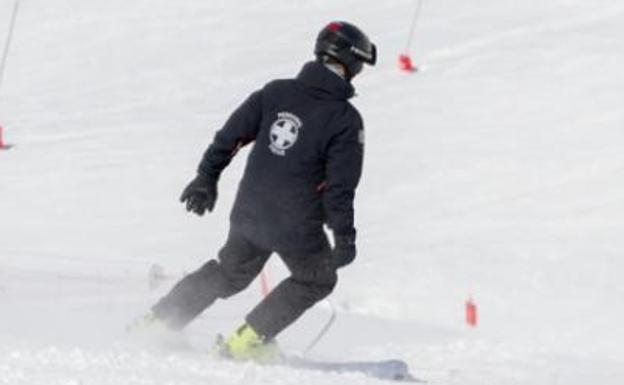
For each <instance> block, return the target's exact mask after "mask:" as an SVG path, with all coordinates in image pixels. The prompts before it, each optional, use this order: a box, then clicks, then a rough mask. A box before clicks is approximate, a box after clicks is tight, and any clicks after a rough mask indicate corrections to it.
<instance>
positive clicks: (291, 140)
mask: <svg viewBox="0 0 624 385" xmlns="http://www.w3.org/2000/svg"><path fill="white" fill-rule="evenodd" d="M302 126H303V123H301V119H299V117H297V115H295V114H293V113H290V112H279V113H278V114H277V120H276V121H275V122H273V124H272V125H271V130H270V131H269V138H270V139H271V144H269V148H270V149H271V151H272V152H273V153H274V154H275V155H280V156H284V155H286V150H288V149H289V148H291V147H292V146H294V145H295V143H296V142H297V138H298V137H299V130H300V129H301V127H302Z"/></svg>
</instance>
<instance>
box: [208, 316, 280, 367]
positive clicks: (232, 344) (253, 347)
mask: <svg viewBox="0 0 624 385" xmlns="http://www.w3.org/2000/svg"><path fill="white" fill-rule="evenodd" d="M217 349H218V353H219V355H220V356H222V357H226V358H229V359H232V360H235V361H254V362H256V363H258V364H272V363H279V362H280V361H281V360H282V354H281V352H280V349H279V347H278V346H277V342H275V340H268V341H267V340H265V338H264V337H263V336H261V335H259V334H258V333H257V332H256V331H255V330H254V329H253V328H252V327H251V326H249V325H248V324H244V325H243V326H241V327H240V328H238V330H236V332H234V334H232V335H231V336H230V337H228V338H227V339H224V338H223V337H222V336H219V337H217Z"/></svg>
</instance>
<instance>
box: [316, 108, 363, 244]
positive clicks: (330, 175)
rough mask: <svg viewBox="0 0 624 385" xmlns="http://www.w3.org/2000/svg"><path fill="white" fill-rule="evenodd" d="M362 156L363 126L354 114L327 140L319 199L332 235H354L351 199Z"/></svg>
mask: <svg viewBox="0 0 624 385" xmlns="http://www.w3.org/2000/svg"><path fill="white" fill-rule="evenodd" d="M351 116H353V115H351ZM363 155H364V143H363V126H362V120H361V118H360V116H359V115H358V114H357V113H356V116H355V118H352V119H350V121H349V122H348V124H347V125H345V128H344V129H343V130H342V131H340V132H339V133H338V134H337V135H336V136H334V137H333V138H332V139H331V141H330V143H329V147H328V152H327V163H326V166H325V167H326V168H325V178H326V179H325V182H326V185H325V189H324V196H323V202H324V207H325V216H326V219H327V225H328V226H329V228H331V229H332V230H333V232H334V234H338V235H348V236H355V226H354V219H353V216H354V213H353V200H354V198H355V189H356V188H357V185H358V183H359V181H360V176H361V174H362V161H363Z"/></svg>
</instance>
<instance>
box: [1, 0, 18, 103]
mask: <svg viewBox="0 0 624 385" xmlns="http://www.w3.org/2000/svg"><path fill="white" fill-rule="evenodd" d="M19 5H20V0H15V2H14V3H13V13H12V15H11V22H10V23H9V31H8V33H7V37H6V40H5V42H4V50H3V51H2V59H1V61H0V92H2V81H3V79H4V69H5V68H6V63H7V60H8V57H9V48H10V47H11V42H12V41H13V30H14V29H15V21H16V20H17V12H18V10H19Z"/></svg>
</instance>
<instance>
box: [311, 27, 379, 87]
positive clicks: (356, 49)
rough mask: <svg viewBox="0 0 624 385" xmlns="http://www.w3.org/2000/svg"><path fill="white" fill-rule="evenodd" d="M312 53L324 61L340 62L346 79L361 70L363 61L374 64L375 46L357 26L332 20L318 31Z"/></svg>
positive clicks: (351, 77)
mask: <svg viewBox="0 0 624 385" xmlns="http://www.w3.org/2000/svg"><path fill="white" fill-rule="evenodd" d="M314 54H315V55H316V57H317V59H318V60H319V61H321V62H324V63H330V64H331V63H340V64H341V65H342V66H343V67H344V70H345V75H346V79H347V80H351V79H353V78H354V77H355V76H356V75H357V74H359V73H360V72H361V71H362V68H363V66H364V63H366V64H369V65H375V63H376V62H377V48H376V47H375V44H373V43H371V41H370V40H369V39H368V37H367V36H366V35H365V34H364V32H362V31H360V29H359V28H358V27H356V26H355V25H353V24H349V23H347V22H344V21H333V22H331V23H329V24H328V25H327V26H325V28H323V29H322V30H321V32H319V34H318V37H317V38H316V46H315V47H314Z"/></svg>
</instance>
